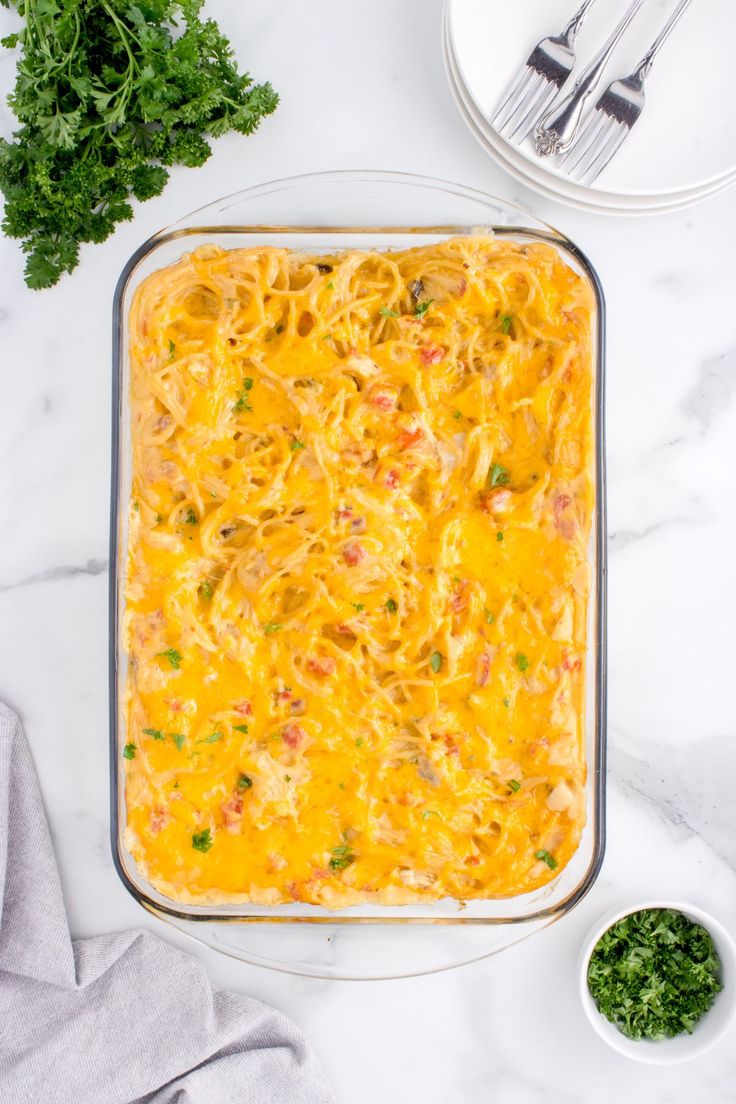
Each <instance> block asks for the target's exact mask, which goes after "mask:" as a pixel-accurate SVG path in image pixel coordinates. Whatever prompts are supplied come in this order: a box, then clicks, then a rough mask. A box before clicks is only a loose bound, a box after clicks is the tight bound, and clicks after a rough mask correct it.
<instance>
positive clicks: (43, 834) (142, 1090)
mask: <svg viewBox="0 0 736 1104" xmlns="http://www.w3.org/2000/svg"><path fill="white" fill-rule="evenodd" d="M0 1101H2V1104H39V1102H42V1101H43V1102H44V1104H45V1102H49V1104H144V1102H146V1104H235V1102H236V1101H237V1104H334V1097H333V1095H332V1092H331V1090H330V1089H329V1087H328V1085H327V1083H326V1081H325V1079H324V1075H323V1073H322V1071H321V1069H320V1067H319V1065H318V1063H317V1060H316V1058H315V1057H314V1054H313V1053H312V1051H311V1050H310V1048H309V1046H308V1044H307V1042H306V1040H305V1039H304V1037H303V1036H302V1035H301V1034H300V1033H299V1032H298V1031H297V1029H296V1027H295V1026H294V1024H292V1023H291V1022H290V1021H289V1020H287V1019H286V1017H285V1016H282V1015H281V1014H280V1013H279V1012H276V1011H275V1010H274V1009H272V1008H267V1007H266V1006H265V1005H263V1004H260V1003H259V1002H258V1001H255V1000H251V999H250V998H248V997H242V996H238V995H237V994H236V993H227V992H217V991H213V990H212V988H211V987H210V984H209V982H208V980H207V977H206V975H205V973H204V971H203V969H202V967H201V966H200V965H199V964H198V963H197V962H196V961H195V959H193V958H191V957H190V956H189V955H186V954H183V953H182V952H181V951H178V950H176V949H175V948H174V947H172V946H170V945H169V944H168V943H164V942H163V941H162V940H160V939H158V938H157V937H156V936H154V935H151V934H150V933H149V932H145V931H129V932H119V933H117V934H115V935H104V936H99V937H95V938H93V939H75V940H73V939H71V938H70V936H69V928H68V925H67V919H66V912H65V910H64V901H63V898H62V895H61V885H60V882H59V873H58V870H57V867H56V859H55V857H54V852H53V848H52V846H51V838H50V836H49V830H48V825H47V823H46V815H45V812H44V808H43V804H42V802H41V795H40V792H39V787H38V780H37V778H36V772H35V770H34V767H33V763H32V761H31V756H30V752H29V750H28V746H27V744H26V741H25V737H24V735H23V732H22V730H21V727H20V723H19V721H18V718H17V717H16V716H15V714H14V713H12V712H11V711H10V710H9V709H8V708H7V707H6V706H4V705H2V703H0Z"/></svg>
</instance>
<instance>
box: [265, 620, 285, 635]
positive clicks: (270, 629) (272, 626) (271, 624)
mask: <svg viewBox="0 0 736 1104" xmlns="http://www.w3.org/2000/svg"><path fill="white" fill-rule="evenodd" d="M283 627H284V626H283V625H279V624H278V622H276V621H267V622H266V624H265V625H264V626H263V631H264V633H265V634H266V636H271V635H272V633H277V632H281V630H282V629H283Z"/></svg>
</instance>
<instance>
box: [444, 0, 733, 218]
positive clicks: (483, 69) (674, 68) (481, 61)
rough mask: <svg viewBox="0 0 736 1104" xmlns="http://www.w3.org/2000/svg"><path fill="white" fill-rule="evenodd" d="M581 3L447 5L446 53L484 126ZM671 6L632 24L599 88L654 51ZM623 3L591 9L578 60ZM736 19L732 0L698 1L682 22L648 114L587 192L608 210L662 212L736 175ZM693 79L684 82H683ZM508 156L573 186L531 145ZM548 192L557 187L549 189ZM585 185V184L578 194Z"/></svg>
mask: <svg viewBox="0 0 736 1104" xmlns="http://www.w3.org/2000/svg"><path fill="white" fill-rule="evenodd" d="M575 6H576V4H575V0H524V3H520V4H502V3H501V0H448V4H447V19H448V26H449V40H450V43H451V46H450V49H451V51H452V53H453V55H454V59H455V63H456V65H457V68H458V71H459V75H460V79H461V81H462V83H463V85H464V87H465V89H466V91H467V94H468V95H469V97H470V98H471V99H472V101H473V102H474V104H475V105H476V109H477V110H478V112H479V115H480V117H481V118H482V119H483V120H484V124H485V126H486V127H488V129H490V126H489V123H488V120H489V119H490V117H491V116H492V114H493V112H494V110H495V107H496V105H497V104H498V102H499V101H500V99H501V97H502V95H503V93H504V91H505V89H506V88H507V87H508V85H509V83H510V82H511V80H512V79H513V77H514V75H515V73H516V72H517V71H518V70H519V68H520V67H521V65H522V64H523V61H524V59H525V57H526V56H528V54H529V52H530V50H531V48H532V46H533V45H534V44H535V43H536V42H537V41H538V40H539V39H540V38H542V37H543V36H544V35H545V34H548V33H557V32H559V31H560V30H561V28H562V27H563V26H564V24H565V22H566V21H567V19H568V18H569V17H570V15H571V14H572V12H573V10H574V8H575ZM673 6H674V0H651V2H650V3H648V4H646V5H644V7H643V8H642V10H641V11H640V12H639V14H638V15H637V16H636V18H635V19H634V21H633V22H632V24H631V26H630V27H629V29H628V31H627V33H626V35H625V36H624V38H623V40H622V41H621V43H620V44H619V46H618V48H617V50H616V51H615V53H614V56H613V59H612V61H611V62H610V63H609V67H608V69H607V71H606V74H605V78H604V82H603V85H604V86H605V84H606V83H608V81H610V80H611V79H613V78H614V77H616V76H623V75H625V74H626V73H628V72H630V71H631V69H633V68H634V66H635V65H636V63H637V62H638V61H639V59H640V57H641V55H642V54H644V53H645V52H646V50H647V48H648V47H649V45H650V43H651V41H652V40H653V38H654V37H655V35H656V34H657V32H658V30H659V29H660V27H661V26H662V25H663V23H664V22H665V20H666V18H667V16H668V15H669V13H670V11H671V10H672V8H673ZM619 8H621V9H622V10H623V0H622V3H621V4H619V5H617V6H614V5H612V4H611V3H610V0H607V2H606V3H598V4H596V5H594V7H593V8H592V9H591V12H590V14H589V16H588V19H587V21H586V23H585V25H584V27H583V30H582V31H581V33H580V35H579V37H578V43H577V52H578V59H579V61H581V62H583V63H584V62H585V60H586V59H589V58H590V57H591V56H592V54H593V53H595V51H596V50H597V49H598V47H599V46H600V45H601V43H602V42H603V40H604V39H605V38H606V37H607V34H608V32H609V30H610V28H611V25H612V24H613V23H615V21H616V17H617V15H618V14H619ZM734 56H736V14H735V13H734V6H733V0H700V2H699V3H698V4H694V5H693V6H692V7H691V8H690V9H689V10H688V11H687V12H686V13H685V15H684V16H683V19H682V22H681V24H680V25H679V26H678V27H677V28H676V29H675V31H674V32H673V34H672V37H671V38H670V39H669V40H668V42H667V43H666V45H665V47H664V48H663V50H662V53H661V54H660V55H659V57H658V58H657V61H656V63H655V67H654V70H653V72H652V74H651V76H650V78H649V81H648V83H647V106H646V110H645V113H644V114H643V115H642V117H641V119H640V120H639V122H638V123H637V125H636V128H635V130H634V131H633V132H632V134H631V135H630V137H629V138H628V139H627V141H626V142H625V143H624V145H623V146H622V147H621V149H620V151H619V152H618V154H617V156H616V157H615V158H614V160H613V161H612V162H611V164H610V166H609V167H608V168H607V169H606V170H605V172H603V173H602V174H601V176H600V177H599V178H598V180H597V181H596V182H595V183H594V184H593V185H592V186H591V187H590V188H586V189H584V190H585V191H587V192H589V193H590V194H591V195H595V194H596V193H599V194H600V195H601V196H604V195H605V197H606V201H607V202H611V197H616V198H617V199H618V200H619V201H625V200H626V198H629V199H631V198H636V197H639V198H640V199H648V200H649V201H650V202H651V203H652V204H661V203H663V202H667V200H674V199H676V198H678V196H679V195H680V193H689V194H693V193H694V192H695V191H696V190H697V189H704V190H705V189H708V188H711V187H713V186H716V185H718V184H722V183H723V182H724V180H726V179H729V180H730V178H731V177H732V176H733V175H734V173H736V111H734V110H733V89H732V86H731V82H732V73H733V57H734ZM683 74H687V79H683ZM495 137H496V140H497V141H498V142H499V143H500V144H502V145H503V146H504V147H505V150H506V151H507V152H508V151H509V150H511V149H513V152H514V153H515V155H516V156H517V157H518V158H519V159H520V160H521V161H523V162H525V163H526V165H527V167H528V169H531V168H532V167H534V168H537V169H539V168H540V167H541V165H544V170H543V171H544V175H545V177H547V178H551V179H552V180H553V181H557V182H560V184H562V185H567V186H568V187H569V186H570V184H571V183H572V182H570V181H568V180H567V179H566V178H565V177H564V175H563V174H562V173H560V172H559V171H558V170H557V169H556V168H555V167H554V164H552V163H550V162H549V161H546V160H545V161H544V162H542V161H541V160H540V159H539V158H538V157H537V156H536V154H535V152H534V148H533V145H532V143H531V141H528V142H527V143H525V144H524V145H523V146H522V147H510V146H508V144H507V143H506V142H504V141H503V140H502V139H499V138H498V136H497V135H496V136H495ZM547 186H548V187H550V186H551V185H550V184H549V183H548V184H547ZM576 187H579V186H576Z"/></svg>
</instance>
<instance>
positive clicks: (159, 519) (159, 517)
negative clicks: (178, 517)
mask: <svg viewBox="0 0 736 1104" xmlns="http://www.w3.org/2000/svg"><path fill="white" fill-rule="evenodd" d="M163 520H164V519H163V518H162V517H161V514H156V524H157V525H160V524H161V522H162V521H163Z"/></svg>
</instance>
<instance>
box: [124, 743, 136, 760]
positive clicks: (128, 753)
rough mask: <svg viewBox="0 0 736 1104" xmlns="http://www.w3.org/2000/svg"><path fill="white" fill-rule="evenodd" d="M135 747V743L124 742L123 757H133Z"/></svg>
mask: <svg viewBox="0 0 736 1104" xmlns="http://www.w3.org/2000/svg"><path fill="white" fill-rule="evenodd" d="M135 752H136V747H135V744H126V745H125V747H124V748H123V758H124V759H135Z"/></svg>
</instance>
